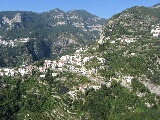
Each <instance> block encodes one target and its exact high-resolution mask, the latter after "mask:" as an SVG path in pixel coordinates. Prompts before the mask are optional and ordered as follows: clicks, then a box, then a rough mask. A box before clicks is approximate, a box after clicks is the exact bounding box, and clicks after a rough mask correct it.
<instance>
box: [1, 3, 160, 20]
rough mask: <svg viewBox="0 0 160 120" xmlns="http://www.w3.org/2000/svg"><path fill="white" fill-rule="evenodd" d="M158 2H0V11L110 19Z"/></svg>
mask: <svg viewBox="0 0 160 120" xmlns="http://www.w3.org/2000/svg"><path fill="white" fill-rule="evenodd" d="M157 3H160V0H0V11H8V10H9V11H14V10H20V11H22V10H23V11H34V12H46V11H49V10H52V9H55V8H59V9H61V10H63V11H69V10H75V9H77V10H82V9H83V10H87V11H88V12H90V13H92V14H94V15H97V16H99V17H103V18H110V17H111V16H112V15H114V14H116V13H119V12H121V11H123V10H125V9H126V8H130V7H133V6H137V5H141V6H146V7H150V6H152V5H154V4H157Z"/></svg>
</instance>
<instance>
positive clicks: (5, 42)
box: [0, 36, 35, 47]
mask: <svg viewBox="0 0 160 120" xmlns="http://www.w3.org/2000/svg"><path fill="white" fill-rule="evenodd" d="M33 39H35V38H33ZM29 40H30V38H29V37H28V38H19V39H14V40H5V39H3V38H2V37H1V36H0V45H4V46H7V45H9V46H12V47H14V46H16V44H15V43H26V42H28V41H29Z"/></svg>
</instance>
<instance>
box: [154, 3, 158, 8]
mask: <svg viewBox="0 0 160 120" xmlns="http://www.w3.org/2000/svg"><path fill="white" fill-rule="evenodd" d="M159 7H160V3H157V4H155V5H153V6H152V8H159Z"/></svg>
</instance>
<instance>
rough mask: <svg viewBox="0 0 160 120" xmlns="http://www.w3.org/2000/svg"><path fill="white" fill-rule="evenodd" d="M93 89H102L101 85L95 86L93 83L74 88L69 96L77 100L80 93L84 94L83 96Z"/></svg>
mask: <svg viewBox="0 0 160 120" xmlns="http://www.w3.org/2000/svg"><path fill="white" fill-rule="evenodd" d="M91 88H93V89H94V90H99V89H100V88H101V84H100V85H94V84H93V83H87V84H84V85H79V86H74V87H73V88H72V90H70V91H69V92H68V94H69V95H70V97H71V98H72V99H76V98H77V95H78V92H80V91H81V92H82V93H83V94H85V92H86V90H88V89H91Z"/></svg>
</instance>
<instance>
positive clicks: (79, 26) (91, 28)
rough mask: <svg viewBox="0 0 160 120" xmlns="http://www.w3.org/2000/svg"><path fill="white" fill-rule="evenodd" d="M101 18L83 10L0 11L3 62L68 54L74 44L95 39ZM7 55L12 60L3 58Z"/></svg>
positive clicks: (6, 57) (86, 42)
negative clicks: (4, 60)
mask: <svg viewBox="0 0 160 120" xmlns="http://www.w3.org/2000/svg"><path fill="white" fill-rule="evenodd" d="M105 21H106V19H101V18H99V17H97V16H95V15H92V14H90V13H88V12H87V11H84V10H74V11H69V12H64V11H62V10H60V9H54V10H51V11H49V12H43V13H34V12H27V11H4V12H0V36H1V37H0V51H1V53H2V57H3V59H6V63H5V65H7V66H15V65H18V64H22V62H29V61H36V60H41V59H43V58H50V59H53V58H57V57H59V56H61V55H63V54H66V53H68V54H69V53H72V52H74V51H75V49H76V48H77V47H79V46H84V45H86V44H89V43H90V42H92V41H94V40H96V39H98V38H99V33H100V31H101V30H102V26H103V24H104V22H105ZM42 41H43V42H42ZM21 48H23V49H21ZM10 51H12V54H11V55H9V53H10ZM6 53H8V54H6ZM19 53H20V54H19ZM9 56H10V57H11V56H12V57H11V58H10V60H11V61H13V62H9V60H7V59H9ZM28 56H29V57H28ZM12 58H15V59H14V60H12ZM25 60H27V61H25Z"/></svg>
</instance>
